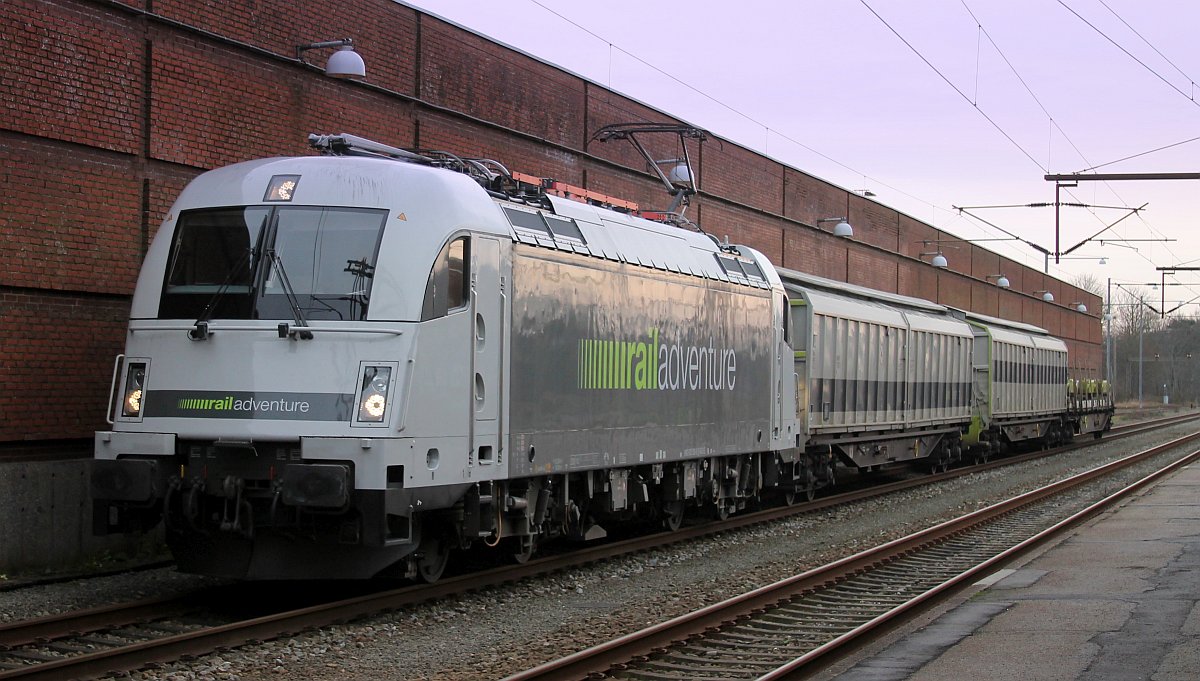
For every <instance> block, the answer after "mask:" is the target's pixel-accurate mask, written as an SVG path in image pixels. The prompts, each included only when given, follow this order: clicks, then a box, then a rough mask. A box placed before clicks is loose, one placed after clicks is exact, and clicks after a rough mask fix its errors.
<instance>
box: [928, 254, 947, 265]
mask: <svg viewBox="0 0 1200 681" xmlns="http://www.w3.org/2000/svg"><path fill="white" fill-rule="evenodd" d="M931 264H932V265H933V266H934V267H949V266H950V262H949V261H948V260H946V256H944V255H942V254H941V253H938V254H937V255H935V256H933V260H932V261H931Z"/></svg>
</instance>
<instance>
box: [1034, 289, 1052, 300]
mask: <svg viewBox="0 0 1200 681" xmlns="http://www.w3.org/2000/svg"><path fill="white" fill-rule="evenodd" d="M1033 293H1034V295H1036V294H1038V293H1040V294H1042V300H1044V301H1046V302H1047V303H1053V302H1054V294H1053V293H1051V292H1049V291H1046V290H1045V289H1043V290H1040V291H1034V292H1033Z"/></svg>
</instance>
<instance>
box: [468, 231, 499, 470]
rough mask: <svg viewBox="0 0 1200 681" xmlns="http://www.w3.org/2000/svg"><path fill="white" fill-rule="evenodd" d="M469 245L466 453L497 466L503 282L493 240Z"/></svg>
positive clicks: (481, 462) (478, 240)
mask: <svg viewBox="0 0 1200 681" xmlns="http://www.w3.org/2000/svg"><path fill="white" fill-rule="evenodd" d="M472 246H473V248H472V251H471V302H472V305H471V307H472V310H471V315H472V323H471V329H472V334H471V347H472V352H471V382H472V385H471V395H472V401H471V408H472V414H471V451H472V453H473V457H474V458H475V460H476V462H478V464H479V465H480V466H492V465H493V464H499V463H501V462H502V461H503V454H504V453H503V450H502V446H503V443H502V439H501V435H502V432H501V431H502V429H503V403H504V392H505V385H504V371H503V362H504V339H505V335H506V334H505V329H504V320H505V318H506V316H507V315H506V310H505V307H506V304H507V300H508V291H507V290H506V289H507V285H508V281H507V277H506V276H505V275H504V273H503V272H502V271H501V258H500V241H499V240H498V239H495V238H492V237H485V236H477V237H475V240H474V244H472ZM500 468H501V467H500V466H496V469H500ZM484 477H485V478H487V477H492V476H491V475H487V474H485V475H484Z"/></svg>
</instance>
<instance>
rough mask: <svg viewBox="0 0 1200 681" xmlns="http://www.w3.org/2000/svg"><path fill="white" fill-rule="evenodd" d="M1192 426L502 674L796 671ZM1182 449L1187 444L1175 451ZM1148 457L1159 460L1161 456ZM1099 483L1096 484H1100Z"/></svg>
mask: <svg viewBox="0 0 1200 681" xmlns="http://www.w3.org/2000/svg"><path fill="white" fill-rule="evenodd" d="M1196 440H1200V433H1195V434H1192V435H1189V436H1186V437H1183V438H1179V439H1176V440H1173V441H1171V442H1168V443H1166V444H1163V445H1159V446H1157V447H1153V448H1151V449H1148V450H1145V451H1142V452H1139V453H1137V454H1133V455H1130V456H1128V457H1125V458H1123V459H1120V460H1118V461H1114V462H1112V463H1109V464H1106V465H1104V466H1101V467H1098V468H1096V469H1093V470H1090V471H1087V472H1085V473H1081V474H1079V475H1076V476H1073V477H1071V478H1068V479H1065V480H1062V481H1059V482H1056V483H1053V484H1051V485H1047V486H1045V487H1042V488H1039V489H1036V490H1033V491H1031V492H1027V493H1025V494H1022V495H1020V496H1017V497H1014V498H1012V499H1010V500H1007V501H1004V502H1001V503H998V504H994V505H992V506H990V507H988V508H985V509H981V510H979V511H975V512H973V513H970V514H967V515H964V516H962V517H960V518H956V519H954V520H951V521H947V522H945V523H942V524H940V525H937V526H935V527H932V528H929V529H926V530H923V531H920V532H917V533H914V534H912V535H909V536H907V537H904V538H901V539H898V540H895V541H892V542H889V543H887V544H884V545H882V546H879V547H877V548H874V549H870V550H867V551H863V552H861V553H858V554H856V555H854V556H850V557H847V558H844V559H842V560H839V561H836V562H834V563H831V564H829V565H826V566H823V567H820V568H817V569H815V570H810V571H808V572H805V573H803V574H801V575H797V576H795V577H792V578H789V579H785V580H782V581H780V582H776V583H775V584H771V585H768V586H765V587H762V588H759V589H756V590H754V591H750V592H748V593H745V594H742V595H739V596H736V597H734V598H731V599H728V600H726V601H724V602H722V603H718V604H715V605H712V606H709V607H706V608H703V609H701V610H697V611H695V612H693V613H690V614H687V615H684V616H682V617H678V618H675V619H673V620H670V621H668V622H664V623H661V624H657V625H654V626H651V627H648V628H646V629H644V630H642V631H638V632H634V633H631V634H628V635H626V636H623V637H621V638H619V639H615V640H613V641H609V642H607V643H604V644H601V645H598V646H595V647H593V648H590V649H588V650H584V651H581V652H579V653H575V654H573V655H570V656H567V657H564V658H562V659H559V660H555V661H552V662H549V663H547V664H544V665H542V666H540V667H537V668H535V669H531V670H528V671H525V672H522V673H518V674H515V675H513V676H510V677H508V678H507V679H506V680H505V681H534V680H537V681H548V680H551V679H580V678H591V677H589V675H601V676H597V677H596V678H609V679H620V680H631V681H649V680H655V681H664V680H668V679H680V680H682V679H706V678H711V679H718V678H719V679H758V680H759V681H768V680H773V679H786V678H799V677H800V675H802V674H805V673H807V672H811V671H812V669H813V665H814V663H816V662H817V661H819V660H822V659H826V658H827V656H831V655H833V654H835V653H837V652H839V651H841V650H842V649H843V648H844V647H846V646H848V645H850V644H852V643H853V642H855V641H857V640H858V639H860V638H861V637H863V636H866V635H868V634H870V633H872V632H873V631H875V630H876V629H878V628H880V627H882V626H885V625H887V624H890V623H894V622H895V621H898V620H899V619H900V618H903V617H905V616H909V615H911V614H913V613H914V612H915V611H916V610H917V609H918V608H919V607H920V606H922V605H923V604H924V603H926V602H927V601H929V600H931V599H934V598H936V597H938V596H939V595H942V594H944V593H946V592H948V591H950V590H952V589H954V588H956V587H959V586H962V585H965V584H967V583H969V580H973V579H976V578H978V577H979V576H980V575H981V574H982V573H985V572H987V571H988V570H991V569H993V568H994V567H995V566H997V565H998V564H1001V563H1003V562H1004V561H1006V560H1008V559H1010V558H1012V557H1013V556H1015V555H1017V554H1019V553H1021V552H1022V551H1025V550H1027V549H1029V548H1031V547H1033V546H1035V545H1037V544H1039V543H1041V542H1042V541H1044V540H1046V539H1048V538H1049V537H1051V536H1054V535H1055V534H1057V533H1059V532H1062V531H1064V530H1065V529H1068V528H1070V527H1073V526H1074V525H1076V524H1078V523H1079V522H1081V521H1083V520H1085V519H1087V518H1089V517H1091V516H1093V515H1095V514H1096V513H1099V512H1100V511H1102V510H1103V509H1105V508H1107V507H1108V506H1110V505H1112V504H1113V503H1115V502H1116V501H1119V500H1120V499H1122V498H1124V497H1125V496H1128V495H1129V494H1131V493H1132V492H1134V491H1136V490H1138V489H1140V488H1142V487H1144V486H1145V485H1147V484H1149V483H1151V482H1153V481H1155V480H1157V479H1159V478H1160V477H1162V476H1164V475H1167V474H1169V473H1171V472H1173V471H1175V470H1177V469H1178V468H1180V467H1182V466H1185V465H1187V464H1189V463H1192V462H1194V461H1197V460H1200V450H1195V449H1194V448H1193V446H1192V445H1193V443H1194V442H1195V441H1196ZM1184 446H1188V450H1187V451H1188V452H1189V453H1187V454H1184V455H1179V454H1178V453H1173V452H1177V450H1178V449H1179V448H1181V447H1184ZM1156 457H1162V458H1171V461H1170V462H1169V463H1167V462H1163V461H1162V460H1161V459H1156ZM1151 460H1155V461H1156V464H1155V465H1156V466H1159V467H1158V469H1157V470H1156V471H1155V472H1153V473H1151V474H1150V475H1147V476H1145V477H1141V478H1139V479H1137V480H1135V481H1134V482H1132V483H1131V484H1128V485H1126V486H1124V487H1123V488H1122V489H1121V490H1119V491H1118V492H1116V493H1113V494H1107V495H1105V494H1103V493H1099V494H1097V496H1100V497H1102V498H1100V499H1099V500H1097V501H1091V502H1089V503H1087V504H1086V505H1085V506H1084V507H1083V508H1081V509H1079V510H1076V511H1074V512H1070V511H1067V512H1065V515H1064V510H1063V506H1064V505H1065V504H1063V496H1064V495H1065V494H1069V493H1072V492H1075V491H1077V490H1080V489H1081V488H1083V487H1084V486H1086V485H1088V484H1090V483H1093V482H1096V481H1102V482H1106V481H1107V480H1108V478H1107V476H1111V475H1114V474H1117V473H1120V472H1122V471H1124V470H1126V469H1130V468H1131V467H1133V466H1135V465H1138V464H1142V463H1143V462H1147V461H1151ZM1103 486H1104V485H1103V484H1102V485H1099V486H1098V488H1099V489H1102V488H1103Z"/></svg>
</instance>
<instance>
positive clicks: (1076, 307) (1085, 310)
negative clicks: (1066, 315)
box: [1071, 303, 1087, 314]
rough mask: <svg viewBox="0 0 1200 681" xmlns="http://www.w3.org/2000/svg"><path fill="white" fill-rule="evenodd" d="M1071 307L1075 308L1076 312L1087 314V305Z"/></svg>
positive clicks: (1075, 304) (1072, 304) (1080, 304)
mask: <svg viewBox="0 0 1200 681" xmlns="http://www.w3.org/2000/svg"><path fill="white" fill-rule="evenodd" d="M1071 307H1073V308H1075V311H1076V312H1082V313H1084V314H1087V305H1084V304H1083V303H1071Z"/></svg>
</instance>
